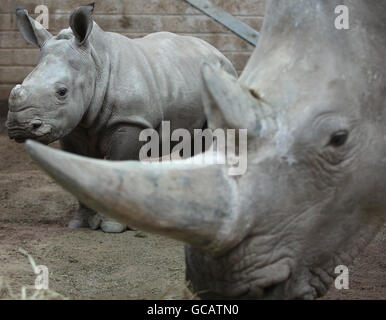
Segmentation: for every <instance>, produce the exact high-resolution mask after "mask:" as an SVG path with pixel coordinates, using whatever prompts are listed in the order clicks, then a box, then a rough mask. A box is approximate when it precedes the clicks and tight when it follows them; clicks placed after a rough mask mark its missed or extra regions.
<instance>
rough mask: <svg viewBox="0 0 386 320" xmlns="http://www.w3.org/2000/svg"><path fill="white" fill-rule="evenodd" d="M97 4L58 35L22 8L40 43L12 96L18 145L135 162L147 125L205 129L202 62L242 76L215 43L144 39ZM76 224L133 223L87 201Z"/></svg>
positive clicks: (25, 30) (161, 36)
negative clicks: (97, 13)
mask: <svg viewBox="0 0 386 320" xmlns="http://www.w3.org/2000/svg"><path fill="white" fill-rule="evenodd" d="M93 9H94V6H93V5H88V6H81V7H78V8H77V9H75V10H74V11H73V12H72V14H71V17H70V28H69V29H65V30H62V31H61V32H60V33H59V34H58V35H57V36H53V35H51V34H50V33H49V32H48V31H47V30H45V29H44V28H43V27H42V26H41V25H40V24H39V23H38V22H36V21H35V20H33V19H32V18H31V17H30V16H29V15H28V12H27V10H25V9H18V10H17V11H16V16H17V25H18V28H19V30H20V32H21V34H22V35H23V37H24V39H25V40H26V41H28V42H30V43H32V44H34V45H37V46H39V47H40V56H39V61H38V65H37V67H36V68H35V69H34V70H33V71H32V72H31V73H30V74H29V75H28V76H27V77H26V79H25V80H24V81H23V83H22V84H21V85H17V86H16V87H15V88H14V89H13V90H12V92H11V94H10V98H9V113H8V119H7V128H8V134H9V137H10V138H11V139H15V140H16V141H17V142H24V141H25V140H26V139H34V140H37V141H39V142H42V143H45V144H49V143H51V142H53V141H56V140H60V144H61V146H62V148H63V149H64V150H66V151H68V152H72V153H76V154H79V155H83V156H88V157H93V158H106V159H110V160H136V159H138V155H139V150H140V148H141V147H142V143H144V142H142V143H141V142H140V141H139V134H140V132H141V131H142V130H143V129H147V128H154V129H159V127H160V124H161V122H162V121H170V125H171V130H174V129H176V128H184V129H187V130H189V131H191V132H193V129H201V128H203V127H204V126H205V123H206V118H205V115H204V110H203V105H202V100H201V90H202V88H203V83H202V79H201V76H200V70H201V65H202V63H203V62H209V63H212V64H217V65H219V66H221V68H222V69H223V70H225V71H227V72H228V73H231V74H233V75H236V72H235V70H234V68H233V66H232V64H231V63H230V62H229V61H228V60H227V59H226V58H225V57H224V56H223V55H222V54H221V53H220V52H219V51H218V50H216V49H215V48H214V47H212V46H211V45H209V44H208V43H206V42H204V41H202V40H200V39H196V38H192V37H186V36H178V35H175V34H172V33H168V32H159V33H154V34H150V35H148V36H146V37H144V38H141V39H129V38H126V37H124V36H122V35H119V34H116V33H111V32H104V31H103V30H102V29H101V28H100V27H99V26H98V25H97V24H96V23H95V22H93V18H92V14H93ZM69 227H70V228H79V227H90V228H92V229H98V228H99V227H101V229H102V230H103V231H105V232H122V231H124V230H125V229H126V226H124V225H122V224H120V223H118V222H115V221H113V220H109V219H107V218H103V217H101V216H100V215H99V214H96V213H95V212H94V211H92V210H91V209H89V208H87V207H86V206H84V205H82V204H80V206H79V209H78V211H77V213H76V215H75V217H74V218H73V220H72V221H71V222H70V223H69Z"/></svg>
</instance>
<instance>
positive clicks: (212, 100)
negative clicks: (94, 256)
mask: <svg viewBox="0 0 386 320" xmlns="http://www.w3.org/2000/svg"><path fill="white" fill-rule="evenodd" d="M340 2H341V1H338V0H323V1H321V0H320V1H318V0H304V1H301V0H298V1H286V0H271V1H269V2H268V4H267V12H266V15H265V21H264V26H263V29H262V35H261V39H260V40H259V44H258V47H257V48H256V50H255V52H254V53H253V56H252V58H251V59H250V61H249V63H248V65H247V67H246V68H245V70H244V72H243V74H242V76H241V78H240V80H237V79H234V78H232V77H231V76H229V75H227V74H225V73H224V72H223V71H221V70H220V69H219V68H218V67H213V66H208V65H207V66H205V67H204V68H203V78H204V79H205V82H206V89H205V90H204V92H203V99H204V101H205V111H206V113H207V116H208V123H209V125H210V126H211V127H212V128H217V127H223V128H226V127H230V128H248V169H247V173H246V174H244V175H242V176H238V177H234V176H229V175H228V169H229V167H228V166H226V165H218V164H217V165H216V164H212V165H197V164H192V159H190V160H189V159H188V160H185V161H182V162H177V163H173V162H172V163H167V164H144V163H138V162H137V163H136V162H122V163H121V162H118V163H112V162H108V161H102V160H89V159H86V158H83V157H79V156H74V155H70V154H66V153H63V152H61V151H57V150H54V149H50V148H48V147H45V146H43V145H40V144H37V143H34V142H28V143H27V149H28V151H29V152H30V154H31V156H32V157H33V158H34V159H36V160H37V162H38V163H39V164H40V165H41V167H42V168H43V169H44V170H46V171H47V172H48V173H49V174H50V175H51V176H52V177H54V178H55V179H56V180H57V181H58V183H60V184H61V185H62V186H63V187H64V188H65V189H67V190H69V191H70V192H72V193H73V194H74V195H76V196H77V197H78V198H79V199H81V200H82V201H84V202H85V203H87V204H88V205H90V207H92V208H94V209H98V210H101V211H102V212H104V213H105V214H106V215H109V216H111V217H114V218H116V219H118V220H120V221H124V222H126V223H129V224H130V225H133V226H137V227H138V228H142V229H144V230H147V231H150V232H156V233H159V234H163V235H166V236H169V237H172V238H175V239H178V240H181V241H184V242H186V243H187V245H186V264H187V279H189V280H191V281H192V284H193V287H194V289H195V290H196V291H197V292H198V293H199V294H200V295H201V296H202V297H204V298H263V299H275V298H276V299H277V298H286V299H294V298H301V299H312V298H316V297H319V296H322V295H323V294H325V293H326V291H327V289H328V287H329V285H330V284H331V283H332V282H333V279H334V277H335V276H336V274H335V273H334V269H335V267H336V266H338V265H341V264H344V265H348V264H350V263H351V262H352V260H353V258H354V257H355V256H356V255H357V254H358V253H359V252H360V251H361V250H362V249H363V248H364V247H365V246H366V244H367V243H368V242H369V241H370V240H371V239H372V238H373V236H374V235H375V234H376V232H377V231H378V230H379V229H380V228H381V227H382V226H383V223H384V221H385V220H386V214H385V213H386V180H385V177H386V141H385V139H386V125H385V124H386V105H385V102H386V87H385V85H386V69H385V63H384V57H385V56H386V34H385V32H386V25H385V23H386V3H385V2H384V1H365V0H355V1H354V0H353V1H345V2H344V3H345V4H346V5H347V6H348V7H349V10H350V30H336V29H335V28H334V19H335V14H334V8H335V7H336V6H337V5H338V4H340ZM204 156H205V157H210V156H212V155H211V154H208V153H207V154H205V155H204ZM97 182H99V185H98V188H93V186H94V185H95V184H96V183H97Z"/></svg>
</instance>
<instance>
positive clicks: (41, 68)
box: [6, 5, 97, 144]
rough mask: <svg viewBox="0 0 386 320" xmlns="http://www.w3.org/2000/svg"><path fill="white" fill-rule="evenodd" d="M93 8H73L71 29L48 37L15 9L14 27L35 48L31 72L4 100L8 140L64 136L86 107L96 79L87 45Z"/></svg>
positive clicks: (35, 23) (52, 138) (45, 140)
mask: <svg viewBox="0 0 386 320" xmlns="http://www.w3.org/2000/svg"><path fill="white" fill-rule="evenodd" d="M92 11H93V6H92V5H89V6H83V7H79V8H78V9H76V10H74V11H73V13H72V15H71V17H70V26H71V29H66V30H62V31H61V32H60V33H59V34H58V35H57V36H53V35H52V34H51V33H49V32H48V31H47V30H46V29H44V28H43V26H41V25H40V24H39V23H38V22H37V21H35V20H34V19H32V18H31V17H30V16H29V15H28V12H27V10H25V9H18V10H17V11H16V17H17V26H18V28H19V30H20V33H21V34H22V36H23V37H24V39H25V40H26V41H28V42H29V43H31V44H33V45H36V46H39V47H40V55H39V61H38V65H37V66H36V68H35V69H34V70H33V71H32V72H31V73H30V74H29V75H28V76H27V77H26V78H25V80H24V81H23V83H22V84H21V85H20V84H18V85H16V86H15V87H14V88H13V90H12V91H11V94H10V97H9V104H8V106H9V113H8V119H7V124H6V125H7V128H8V134H9V137H10V138H11V139H15V140H16V141H17V142H23V141H25V140H26V139H27V138H30V139H36V140H38V141H40V142H43V143H47V144H48V143H50V142H53V141H55V140H57V139H59V138H61V137H63V136H65V135H66V134H68V133H70V132H71V131H72V130H73V129H74V128H75V127H76V126H77V125H78V124H79V123H80V122H81V120H82V118H83V116H84V114H85V113H86V111H87V109H88V107H89V106H90V104H91V103H92V98H93V96H94V88H95V83H96V80H95V79H96V78H97V69H96V67H95V65H96V64H95V57H93V48H92V46H91V45H89V41H88V37H89V36H90V33H91V30H92V27H93V21H92Z"/></svg>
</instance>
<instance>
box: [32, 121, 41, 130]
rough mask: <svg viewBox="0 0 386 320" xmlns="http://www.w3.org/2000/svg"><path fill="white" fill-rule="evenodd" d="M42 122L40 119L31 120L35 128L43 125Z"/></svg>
mask: <svg viewBox="0 0 386 320" xmlns="http://www.w3.org/2000/svg"><path fill="white" fill-rule="evenodd" d="M42 124H43V123H42V122H41V121H40V120H33V121H31V126H32V129H33V130H36V129H39V128H40V127H41V126H42Z"/></svg>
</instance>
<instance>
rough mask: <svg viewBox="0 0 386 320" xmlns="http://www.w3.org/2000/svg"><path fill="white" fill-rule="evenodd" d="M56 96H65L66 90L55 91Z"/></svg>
mask: <svg viewBox="0 0 386 320" xmlns="http://www.w3.org/2000/svg"><path fill="white" fill-rule="evenodd" d="M57 94H58V95H59V96H60V97H64V96H65V95H66V94H67V89H66V88H60V89H59V90H58V91H57Z"/></svg>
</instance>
